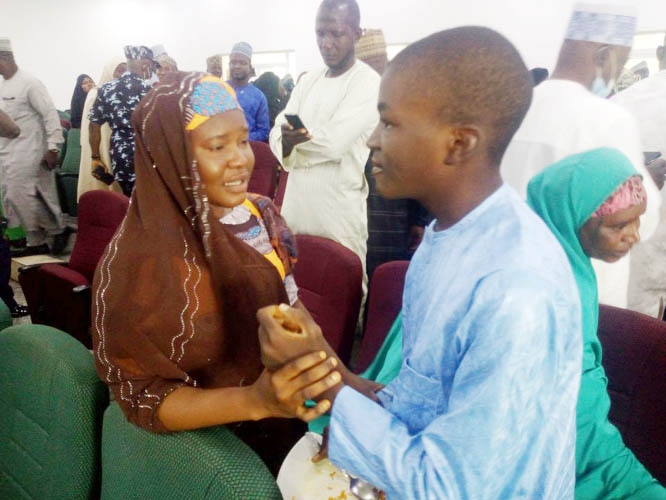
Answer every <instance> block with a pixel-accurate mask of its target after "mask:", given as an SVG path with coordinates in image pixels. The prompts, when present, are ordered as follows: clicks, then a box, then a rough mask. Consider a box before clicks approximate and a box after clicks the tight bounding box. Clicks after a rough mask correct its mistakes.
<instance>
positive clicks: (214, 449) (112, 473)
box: [102, 403, 282, 500]
mask: <svg viewBox="0 0 666 500" xmlns="http://www.w3.org/2000/svg"><path fill="white" fill-rule="evenodd" d="M102 464H103V472H102V499H103V500H116V499H117V500H121V499H122V500H131V499H148V498H159V499H160V500H168V499H191V498H192V499H193V498H196V499H197V500H204V499H222V500H271V499H275V500H280V499H281V498H282V497H281V495H280V491H279V489H278V487H277V484H276V483H275V480H274V479H273V476H272V475H271V473H270V472H269V471H268V469H267V468H266V466H265V465H264V463H263V462H262V461H261V459H260V458H259V457H258V456H257V455H256V454H255V453H254V452H253V451H252V450H251V449H250V447H249V446H247V445H246V444H245V443H243V442H242V441H241V440H240V439H238V438H237V437H236V436H235V435H234V434H233V433H232V432H231V431H229V430H228V429H226V428H225V427H222V426H219V427H212V428H208V429H200V430H197V431H188V432H178V433H173V434H152V433H150V432H147V431H145V430H143V429H140V428H138V427H136V426H135V425H133V424H131V423H129V422H128V421H127V420H126V418H125V415H124V414H123V413H122V411H121V409H120V407H119V406H118V405H117V404H116V403H111V405H110V406H109V408H108V409H107V410H106V413H105V415H104V435H103V438H102Z"/></svg>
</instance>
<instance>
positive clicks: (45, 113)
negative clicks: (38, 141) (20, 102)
mask: <svg viewBox="0 0 666 500" xmlns="http://www.w3.org/2000/svg"><path fill="white" fill-rule="evenodd" d="M28 102H29V103H30V106H32V108H33V109H34V110H35V111H37V113H39V115H40V116H41V117H42V123H43V125H44V130H45V132H46V141H47V150H46V152H45V153H44V157H43V158H42V162H43V163H45V164H46V166H47V167H48V168H49V170H52V169H54V168H56V167H57V166H58V160H59V156H60V147H61V145H62V144H63V143H64V142H65V140H64V138H63V135H62V126H61V125H60V117H59V116H58V111H57V110H56V108H55V106H54V105H53V101H52V100H51V97H50V96H49V94H48V92H47V91H46V87H44V85H42V84H41V83H39V82H35V83H33V84H30V87H29V89H28Z"/></svg>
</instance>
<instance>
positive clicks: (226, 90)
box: [185, 75, 241, 130]
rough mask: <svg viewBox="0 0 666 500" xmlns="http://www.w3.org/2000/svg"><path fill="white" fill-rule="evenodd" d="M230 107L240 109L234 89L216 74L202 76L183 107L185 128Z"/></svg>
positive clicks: (202, 121) (195, 126)
mask: <svg viewBox="0 0 666 500" xmlns="http://www.w3.org/2000/svg"><path fill="white" fill-rule="evenodd" d="M232 109H241V107H240V105H239V104H238V101H237V100H236V92H235V91H234V89H232V88H231V87H230V86H229V85H228V84H227V83H226V82H225V81H223V80H221V79H220V78H218V77H216V76H212V75H207V76H204V77H203V78H202V79H201V80H199V82H198V83H197V84H196V85H195V86H194V90H193V91H192V94H191V95H190V98H189V100H188V103H187V106H186V107H185V130H194V129H195V128H197V127H198V126H199V125H201V124H202V123H204V122H206V121H207V120H208V119H209V118H211V117H212V116H215V115H219V114H220V113H224V112H225V111H231V110H232Z"/></svg>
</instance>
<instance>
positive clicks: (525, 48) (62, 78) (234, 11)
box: [0, 0, 666, 109]
mask: <svg viewBox="0 0 666 500" xmlns="http://www.w3.org/2000/svg"><path fill="white" fill-rule="evenodd" d="M358 1H359V5H360V7H361V25H362V26H363V27H372V28H382V29H383V30H384V33H385V35H386V39H387V42H388V43H407V42H411V41H414V40H417V39H419V38H421V37H423V36H425V35H427V34H429V33H432V32H434V31H438V30H441V29H445V28H450V27H453V26H459V25H463V24H478V25H485V26H489V27H491V28H494V29H497V30H498V31H500V32H502V33H503V34H504V35H506V36H507V37H508V38H509V39H510V40H512V41H513V42H514V44H516V46H517V47H518V49H519V50H520V51H521V53H522V54H523V57H524V58H525V60H526V63H527V65H528V66H530V67H532V66H545V67H549V68H552V65H553V63H554V61H555V58H556V56H557V50H558V48H559V44H560V42H561V39H562V35H563V33H564V29H565V26H566V22H567V19H568V16H569V13H570V10H571V6H572V5H573V3H574V0H503V1H498V0H466V1H464V2H461V1H459V0H358ZM588 1H598V0H588ZM615 1H618V0H615ZM619 1H624V2H625V3H626V2H628V1H629V2H631V3H633V4H634V5H636V6H637V7H638V8H639V30H642V31H650V30H654V31H657V30H663V29H664V28H665V27H666V2H660V1H657V0H633V1H631V0H619ZM318 4H319V0H236V1H231V0H106V1H104V2H100V1H98V0H60V1H55V0H2V6H1V7H0V36H9V37H10V38H11V39H12V43H13V47H14V53H15V57H16V60H17V62H18V64H19V66H20V67H21V68H23V69H25V70H26V71H29V72H31V73H33V74H34V75H35V76H37V77H38V78H40V79H41V80H42V81H43V82H44V83H45V84H46V86H47V87H48V89H49V91H50V92H51V95H52V97H53V99H54V101H55V103H56V106H57V107H58V108H59V109H67V108H69V101H70V98H71V94H72V90H73V87H74V83H75V80H76V77H77V75H78V74H79V73H88V74H90V75H91V76H92V77H93V78H94V79H97V78H99V75H100V73H101V70H102V67H103V65H104V63H105V62H106V61H107V60H108V59H109V58H110V57H111V56H113V55H122V46H123V45H126V44H137V45H139V44H141V45H149V46H150V45H155V44H158V43H161V44H163V45H164V46H165V47H166V49H167V51H168V52H169V54H170V55H171V56H172V57H174V59H176V61H177V62H178V65H179V67H180V69H184V70H204V69H205V59H206V57H207V56H209V55H211V54H214V53H219V52H227V51H228V50H229V49H230V48H231V46H232V45H233V43H235V42H236V41H238V40H247V41H248V42H250V43H251V44H252V45H253V47H254V49H255V51H267V50H281V49H295V51H296V64H297V66H298V68H297V69H298V71H304V70H307V69H309V68H312V67H314V66H316V65H319V64H320V59H319V54H318V51H317V48H316V44H315V39H314V17H315V12H316V9H317V6H318Z"/></svg>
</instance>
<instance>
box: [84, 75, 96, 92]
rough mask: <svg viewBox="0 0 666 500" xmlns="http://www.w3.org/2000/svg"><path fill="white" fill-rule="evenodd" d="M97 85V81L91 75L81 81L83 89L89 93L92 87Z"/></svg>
mask: <svg viewBox="0 0 666 500" xmlns="http://www.w3.org/2000/svg"><path fill="white" fill-rule="evenodd" d="M94 86H95V82H93V80H92V78H90V77H89V76H86V77H85V78H84V79H83V81H82V82H81V88H82V89H83V91H84V92H85V93H86V94H87V93H88V92H89V91H90V89H91V88H93V87H94Z"/></svg>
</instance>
